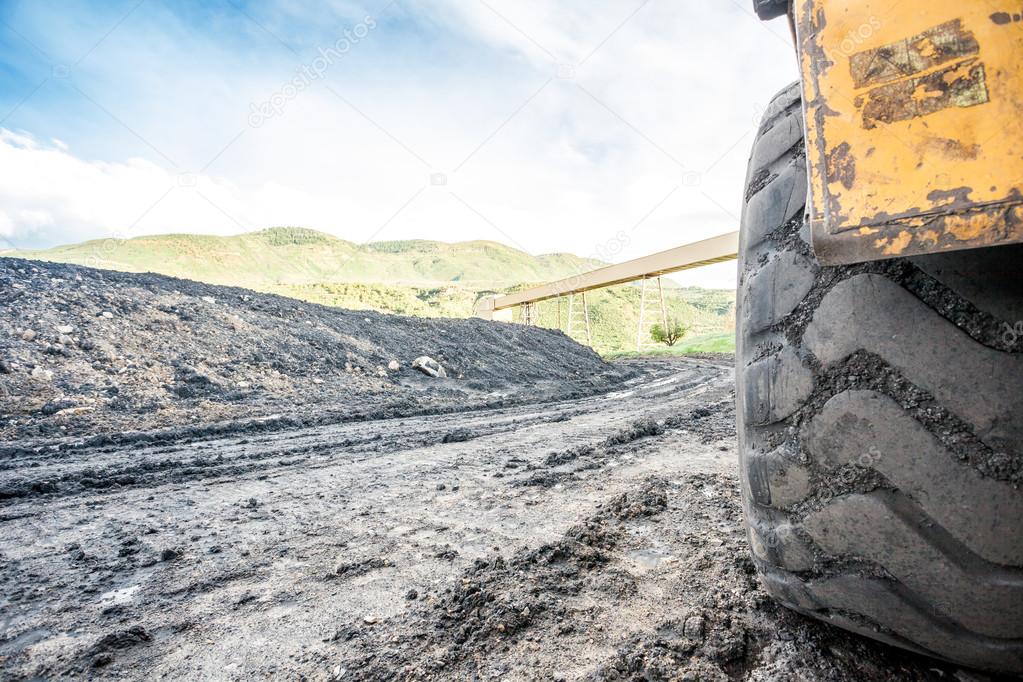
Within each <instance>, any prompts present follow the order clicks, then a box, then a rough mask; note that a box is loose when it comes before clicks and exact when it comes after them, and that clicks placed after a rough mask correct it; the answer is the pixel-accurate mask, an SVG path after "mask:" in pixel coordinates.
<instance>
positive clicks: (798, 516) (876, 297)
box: [736, 84, 1023, 673]
mask: <svg viewBox="0 0 1023 682" xmlns="http://www.w3.org/2000/svg"><path fill="white" fill-rule="evenodd" d="M806 192H807V182H806V165H805V149H804V142H803V124H802V112H801V102H800V93H799V88H798V84H795V85H793V86H790V87H789V88H786V89H785V90H784V91H782V92H781V93H780V94H779V95H778V96H777V98H776V99H775V101H774V103H773V104H772V106H771V107H770V108H769V110H768V114H767V115H766V116H765V118H764V121H763V124H762V126H761V129H760V131H759V134H758V137H757V140H756V143H755V144H754V148H753V152H752V155H751V158H750V164H749V173H748V176H747V188H746V195H745V206H744V211H743V219H742V234H741V239H740V247H739V249H740V256H739V258H740V267H739V300H738V312H739V314H738V318H739V332H738V357H737V363H736V365H737V382H738V387H737V402H738V415H739V417H738V418H739V442H740V467H741V479H742V491H743V506H744V511H745V514H746V521H747V527H748V531H749V538H750V543H751V547H752V549H753V553H754V555H755V560H756V562H757V565H758V568H759V570H760V572H761V576H762V578H763V581H764V583H765V585H766V587H767V589H768V590H769V591H770V592H771V594H772V595H773V596H774V597H776V598H777V599H778V600H779V601H781V602H782V603H783V604H785V605H786V606H788V607H790V608H792V609H795V610H797V611H800V612H802V613H805V614H808V615H811V616H814V617H816V618H819V619H822V620H825V621H827V622H830V623H832V624H834V625H838V626H840V627H843V628H847V629H849V630H853V631H856V632H859V633H862V634H864V635H866V636H868V637H873V638H875V639H878V640H881V641H884V642H887V643H889V644H893V645H897V646H900V647H904V648H907V649H911V650H914V651H917V652H921V653H925V654H928V655H932V656H937V657H940V658H945V659H948V660H952V661H955V662H957V663H961V664H965V665H969V666H974V667H978V668H985V669H990V670H998V671H1006V672H1015V673H1023V490H1020V488H1019V486H1020V484H1021V483H1023V446H1021V444H1023V352H1021V351H1023V333H1020V332H1023V330H1021V327H1023V323H1021V322H1020V321H1021V320H1023V284H1021V281H1023V278H1020V277H1019V274H1018V272H1019V264H1020V263H1023V249H1021V248H1019V247H1002V248H998V249H987V250H975V251H967V252H959V253H950V254H943V255H939V256H928V257H924V258H916V259H896V260H890V261H882V262H877V263H867V264H861V265H855V266H846V267H833V268H829V267H819V266H818V265H817V264H816V262H815V260H814V258H813V254H812V251H811V249H810V246H809V241H810V239H809V232H808V227H807V226H806V224H805V221H804V217H803V212H804V205H805V203H806Z"/></svg>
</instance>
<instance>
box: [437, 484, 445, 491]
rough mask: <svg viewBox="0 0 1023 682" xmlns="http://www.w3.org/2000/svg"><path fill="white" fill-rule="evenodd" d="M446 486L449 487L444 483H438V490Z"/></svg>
mask: <svg viewBox="0 0 1023 682" xmlns="http://www.w3.org/2000/svg"><path fill="white" fill-rule="evenodd" d="M445 488H447V486H446V485H444V484H443V483H438V484H437V490H444V489H445Z"/></svg>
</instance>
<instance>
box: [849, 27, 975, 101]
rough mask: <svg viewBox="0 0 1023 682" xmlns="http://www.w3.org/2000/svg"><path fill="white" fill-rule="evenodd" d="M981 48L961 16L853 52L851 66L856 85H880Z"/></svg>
mask: <svg viewBox="0 0 1023 682" xmlns="http://www.w3.org/2000/svg"><path fill="white" fill-rule="evenodd" d="M979 51H980V45H979V44H978V43H977V39H976V37H974V35H973V33H971V32H970V31H967V30H965V29H964V28H963V22H962V20H961V19H955V20H954V21H949V22H946V23H944V24H942V25H940V26H935V27H934V28H932V29H930V30H928V31H925V32H923V33H921V34H919V35H916V36H913V37H912V38H906V39H904V40H900V41H898V42H896V43H891V44H889V45H884V46H882V47H878V48H874V49H872V50H864V51H863V52H859V53H857V54H854V55H852V57H851V58H850V59H849V66H850V68H851V70H852V76H853V83H854V85H855V87H857V88H865V87H867V86H869V85H879V84H881V83H886V82H888V81H892V80H895V79H898V78H905V77H907V76H912V75H914V74H918V73H921V72H923V71H926V70H927V69H931V68H933V67H935V66H939V65H941V64H945V63H947V62H950V61H953V60H956V59H962V58H964V57H969V56H971V55H975V54H977V53H978V52H979Z"/></svg>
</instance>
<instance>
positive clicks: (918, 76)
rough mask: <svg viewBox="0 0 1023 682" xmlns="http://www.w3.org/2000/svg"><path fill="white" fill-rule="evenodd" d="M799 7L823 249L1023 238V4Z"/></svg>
mask: <svg viewBox="0 0 1023 682" xmlns="http://www.w3.org/2000/svg"><path fill="white" fill-rule="evenodd" d="M795 12H796V30H797V41H798V43H799V52H800V62H801V64H800V66H801V70H802V75H803V101H804V103H805V107H806V127H807V158H808V160H809V165H810V190H811V192H810V193H811V202H810V203H811V225H812V233H813V244H814V251H815V252H816V254H817V258H818V259H819V260H820V261H821V262H823V263H825V264H829V265H833V264H840V263H854V262H860V261H866V260H875V259H880V258H890V257H894V256H908V255H917V254H924V253H934V252H938V251H948V250H955V249H967V248H976V247H982V246H992V245H999V244H1008V243H1014V242H1021V241H1023V2H1021V0H1013V1H1011V2H1007V1H1004V0H901V2H894V3H893V2H892V0H883V1H878V0H796V3H795Z"/></svg>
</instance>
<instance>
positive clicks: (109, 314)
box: [100, 310, 114, 320]
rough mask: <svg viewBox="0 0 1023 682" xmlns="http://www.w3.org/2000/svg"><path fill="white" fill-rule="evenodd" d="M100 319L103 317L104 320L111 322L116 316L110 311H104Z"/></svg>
mask: <svg viewBox="0 0 1023 682" xmlns="http://www.w3.org/2000/svg"><path fill="white" fill-rule="evenodd" d="M100 317H102V318H104V319H107V320H111V319H113V317H114V314H113V313H112V312H110V311H109V310H104V311H103V312H102V313H100Z"/></svg>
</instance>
